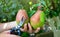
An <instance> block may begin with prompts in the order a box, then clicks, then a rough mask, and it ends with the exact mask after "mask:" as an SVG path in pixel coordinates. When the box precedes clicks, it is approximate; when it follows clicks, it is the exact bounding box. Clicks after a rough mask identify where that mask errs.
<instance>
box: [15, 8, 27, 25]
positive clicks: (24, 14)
mask: <svg viewBox="0 0 60 37" xmlns="http://www.w3.org/2000/svg"><path fill="white" fill-rule="evenodd" d="M22 17H24V18H25V19H26V20H25V22H28V15H27V12H26V11H25V10H24V9H21V10H19V11H18V13H17V16H16V22H17V24H18V23H19V22H20V20H21V19H22Z"/></svg>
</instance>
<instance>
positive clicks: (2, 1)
mask: <svg viewBox="0 0 60 37" xmlns="http://www.w3.org/2000/svg"><path fill="white" fill-rule="evenodd" d="M29 2H32V5H29ZM39 3H40V4H41V6H42V9H43V11H44V12H45V14H46V17H53V16H58V15H59V13H60V0H0V22H9V21H14V20H15V18H16V14H17V12H18V10H19V9H22V8H23V9H25V10H26V11H27V13H28V15H29V14H31V15H32V14H33V13H34V12H35V11H33V12H31V11H30V7H32V6H33V5H34V4H39ZM36 8H37V7H36ZM30 12H31V13H30Z"/></svg>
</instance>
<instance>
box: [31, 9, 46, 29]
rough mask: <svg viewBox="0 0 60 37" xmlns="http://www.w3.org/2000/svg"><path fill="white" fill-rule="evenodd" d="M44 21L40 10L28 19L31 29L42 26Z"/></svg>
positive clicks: (43, 15)
mask: <svg viewBox="0 0 60 37" xmlns="http://www.w3.org/2000/svg"><path fill="white" fill-rule="evenodd" d="M44 22H45V14H44V12H43V11H41V10H37V12H36V13H35V14H34V15H33V16H32V17H31V19H30V23H31V26H32V27H33V29H37V28H38V27H42V26H43V25H44Z"/></svg>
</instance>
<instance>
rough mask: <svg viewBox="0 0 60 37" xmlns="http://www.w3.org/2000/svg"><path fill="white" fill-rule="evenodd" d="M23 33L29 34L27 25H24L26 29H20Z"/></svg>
mask: <svg viewBox="0 0 60 37" xmlns="http://www.w3.org/2000/svg"><path fill="white" fill-rule="evenodd" d="M20 30H21V31H22V32H27V24H24V28H20Z"/></svg>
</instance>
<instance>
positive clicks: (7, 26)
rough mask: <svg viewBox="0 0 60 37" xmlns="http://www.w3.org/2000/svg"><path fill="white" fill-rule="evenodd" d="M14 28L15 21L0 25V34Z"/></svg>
mask: <svg viewBox="0 0 60 37" xmlns="http://www.w3.org/2000/svg"><path fill="white" fill-rule="evenodd" d="M15 26H16V21H13V22H8V23H0V32H2V31H5V30H8V29H11V28H13V27H15Z"/></svg>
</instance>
